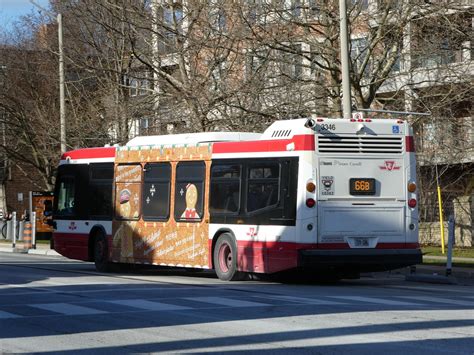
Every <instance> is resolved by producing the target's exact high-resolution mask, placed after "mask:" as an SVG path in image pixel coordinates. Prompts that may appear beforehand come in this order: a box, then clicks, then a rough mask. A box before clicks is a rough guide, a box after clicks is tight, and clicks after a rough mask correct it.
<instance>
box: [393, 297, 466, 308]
mask: <svg viewBox="0 0 474 355" xmlns="http://www.w3.org/2000/svg"><path fill="white" fill-rule="evenodd" d="M399 297H400V298H403V299H414V300H419V301H427V302H435V303H445V304H451V305H456V306H473V307H474V302H468V301H459V300H454V299H451V298H440V297H430V296H399Z"/></svg>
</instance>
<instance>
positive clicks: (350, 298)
mask: <svg viewBox="0 0 474 355" xmlns="http://www.w3.org/2000/svg"><path fill="white" fill-rule="evenodd" d="M328 297H329V298H338V299H343V300H348V301H356V302H368V303H377V304H385V305H388V306H417V305H419V303H411V302H401V301H393V300H388V299H384V298H373V297H361V296H328Z"/></svg>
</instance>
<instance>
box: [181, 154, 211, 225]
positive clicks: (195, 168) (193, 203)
mask: <svg viewBox="0 0 474 355" xmlns="http://www.w3.org/2000/svg"><path fill="white" fill-rule="evenodd" d="M205 167H206V166H205V164H204V162H203V161H199V162H196V161H190V162H180V163H178V165H177V167H176V185H175V198H174V218H175V220H176V221H185V222H196V221H200V220H201V219H202V217H203V213H204V179H205V173H206V170H205Z"/></svg>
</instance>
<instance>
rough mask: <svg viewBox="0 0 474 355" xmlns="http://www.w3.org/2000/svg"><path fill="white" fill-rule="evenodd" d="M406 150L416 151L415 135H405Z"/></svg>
mask: <svg viewBox="0 0 474 355" xmlns="http://www.w3.org/2000/svg"><path fill="white" fill-rule="evenodd" d="M405 150H406V151H407V152H415V140H414V139H413V136H406V137H405Z"/></svg>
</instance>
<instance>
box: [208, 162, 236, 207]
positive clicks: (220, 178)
mask: <svg viewBox="0 0 474 355" xmlns="http://www.w3.org/2000/svg"><path fill="white" fill-rule="evenodd" d="M240 171H241V166H240V165H238V164H225V165H224V164H217V165H213V166H212V167H211V203H210V210H211V213H213V214H219V213H220V214H235V213H237V212H238V211H239V209H240Z"/></svg>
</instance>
